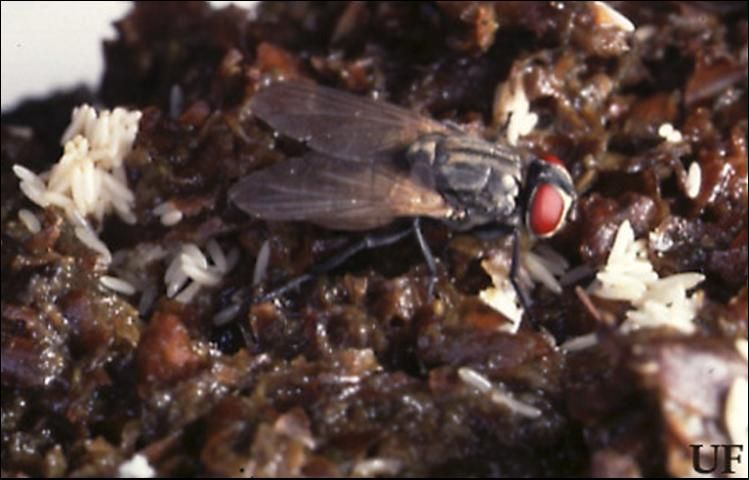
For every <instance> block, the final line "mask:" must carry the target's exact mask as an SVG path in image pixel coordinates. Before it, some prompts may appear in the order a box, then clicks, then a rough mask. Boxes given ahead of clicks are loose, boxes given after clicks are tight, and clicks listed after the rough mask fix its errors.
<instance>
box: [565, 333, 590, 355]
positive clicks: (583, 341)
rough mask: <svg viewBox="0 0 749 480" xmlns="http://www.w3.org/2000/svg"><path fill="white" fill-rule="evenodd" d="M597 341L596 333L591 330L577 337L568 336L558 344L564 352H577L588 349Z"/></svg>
mask: <svg viewBox="0 0 749 480" xmlns="http://www.w3.org/2000/svg"><path fill="white" fill-rule="evenodd" d="M597 343H598V335H597V334H596V333H595V332H593V333H588V334H585V335H580V336H577V337H572V338H568V339H567V340H566V341H565V342H564V343H563V344H561V345H560V346H559V348H561V349H562V350H564V351H566V352H577V351H579V350H585V349H588V348H590V347H592V346H594V345H596V344H597Z"/></svg>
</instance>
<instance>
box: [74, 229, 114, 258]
mask: <svg viewBox="0 0 749 480" xmlns="http://www.w3.org/2000/svg"><path fill="white" fill-rule="evenodd" d="M75 236H76V237H77V238H78V240H80V241H81V242H82V243H83V244H84V245H86V246H87V247H88V248H90V249H91V250H93V251H95V252H96V253H99V254H101V256H102V259H103V260H104V262H105V263H107V264H109V263H110V262H111V261H112V253H111V252H110V251H109V249H108V248H107V246H106V245H105V244H104V242H102V241H101V240H99V237H97V236H96V234H94V232H93V231H91V230H90V229H88V228H84V227H76V229H75Z"/></svg>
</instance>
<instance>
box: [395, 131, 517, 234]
mask: <svg viewBox="0 0 749 480" xmlns="http://www.w3.org/2000/svg"><path fill="white" fill-rule="evenodd" d="M408 158H409V161H410V162H411V165H412V168H413V169H414V170H420V171H421V172H422V173H421V175H422V176H423V175H424V174H423V172H424V170H425V169H426V166H427V165H428V169H429V170H430V171H431V176H432V178H433V185H434V188H435V189H436V190H437V191H438V192H439V193H440V194H441V195H442V196H443V197H444V198H445V200H446V201H447V202H448V203H449V204H450V206H451V207H452V208H453V211H454V212H455V216H454V218H453V219H452V223H456V224H460V225H461V226H462V227H463V228H472V227H475V226H478V225H483V224H487V223H503V224H512V223H514V222H515V220H516V219H515V217H516V216H517V214H518V210H519V209H518V201H517V198H518V195H519V192H520V184H521V167H520V165H521V158H520V156H519V154H518V153H517V152H516V151H515V150H514V149H511V148H509V147H505V146H502V145H494V144H492V143H489V142H486V141H484V140H481V139H479V138H475V137H469V136H466V135H440V136H434V135H432V136H428V137H424V138H422V139H419V141H417V142H416V143H414V145H412V146H411V148H409V150H408Z"/></svg>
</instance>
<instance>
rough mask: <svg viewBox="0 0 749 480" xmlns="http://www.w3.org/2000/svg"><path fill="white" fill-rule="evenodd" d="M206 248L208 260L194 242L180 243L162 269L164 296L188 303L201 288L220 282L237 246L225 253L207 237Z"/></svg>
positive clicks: (231, 265) (236, 253)
mask: <svg viewBox="0 0 749 480" xmlns="http://www.w3.org/2000/svg"><path fill="white" fill-rule="evenodd" d="M206 249H207V251H208V257H210V262H209V261H208V257H206V255H205V254H204V253H203V252H202V251H201V250H200V248H199V247H198V246H197V245H195V244H194V243H186V244H183V245H182V247H181V248H180V250H179V251H178V252H177V254H176V255H175V256H174V258H173V259H172V261H171V263H170V264H169V267H168V268H167V269H166V272H165V273H164V283H165V284H166V294H167V296H169V297H172V298H174V299H175V300H177V301H178V302H181V303H189V302H190V301H191V300H192V299H193V297H194V296H195V295H196V294H197V293H198V291H200V289H201V288H203V287H213V286H216V285H218V284H219V283H221V280H222V278H223V276H224V275H225V274H227V273H229V271H231V269H232V268H234V266H235V265H236V263H237V261H238V260H239V250H237V249H236V248H234V249H232V250H231V252H230V253H229V254H228V255H226V254H224V252H223V250H222V249H221V247H220V246H219V244H218V242H216V241H215V240H211V241H209V242H208V244H207V245H206Z"/></svg>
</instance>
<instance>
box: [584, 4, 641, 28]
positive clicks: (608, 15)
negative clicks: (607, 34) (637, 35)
mask: <svg viewBox="0 0 749 480" xmlns="http://www.w3.org/2000/svg"><path fill="white" fill-rule="evenodd" d="M590 6H591V10H592V12H593V18H594V19H595V22H596V24H597V25H600V26H603V27H615V28H618V29H620V30H624V31H625V32H634V31H635V24H634V23H632V21H631V20H630V19H628V18H627V17H625V16H624V15H622V13H621V12H619V11H618V10H617V9H615V8H614V7H612V6H611V5H609V4H608V3H606V2H600V1H595V2H592V3H591V4H590Z"/></svg>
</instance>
